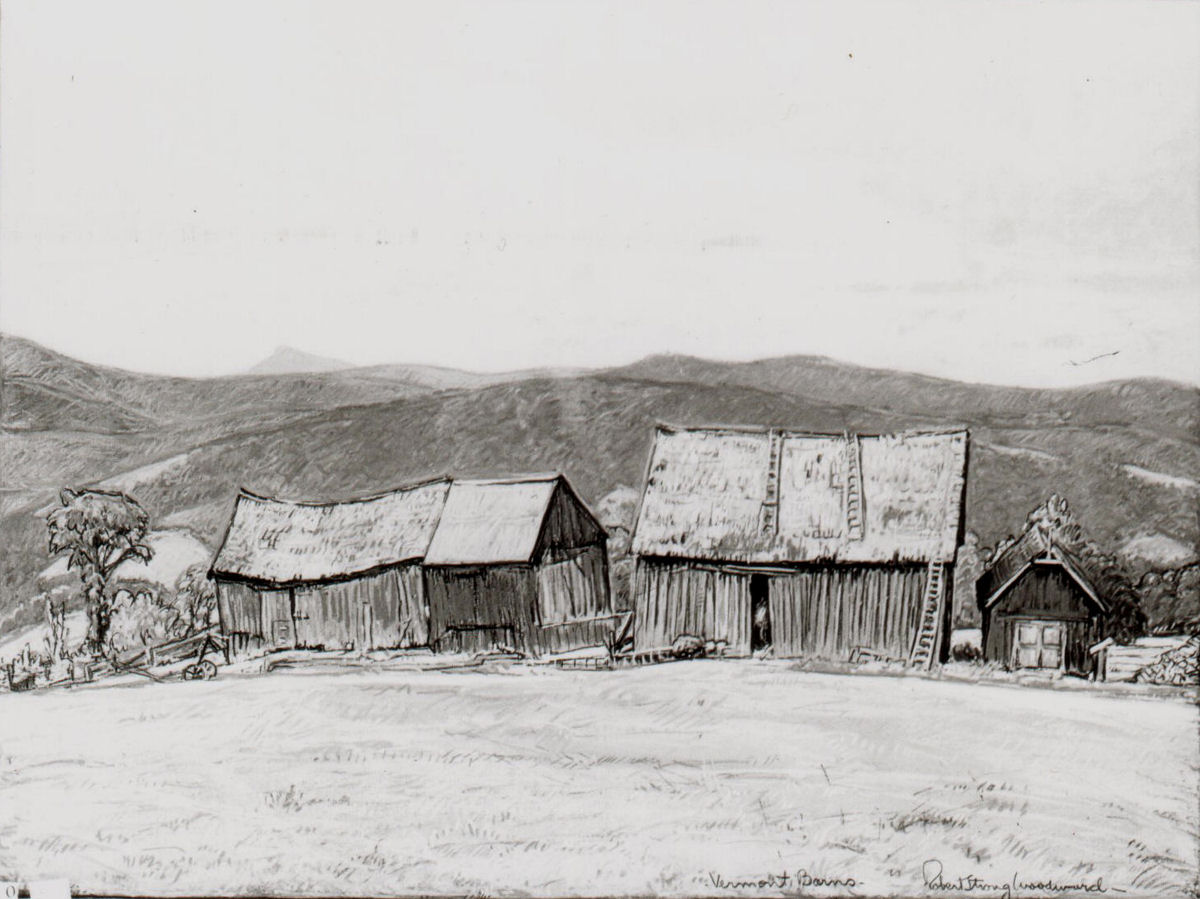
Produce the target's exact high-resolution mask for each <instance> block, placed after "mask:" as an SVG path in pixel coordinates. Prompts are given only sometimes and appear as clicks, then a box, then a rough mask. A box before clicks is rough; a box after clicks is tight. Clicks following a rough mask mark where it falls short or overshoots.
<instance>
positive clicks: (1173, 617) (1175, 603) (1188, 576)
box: [1137, 562, 1200, 634]
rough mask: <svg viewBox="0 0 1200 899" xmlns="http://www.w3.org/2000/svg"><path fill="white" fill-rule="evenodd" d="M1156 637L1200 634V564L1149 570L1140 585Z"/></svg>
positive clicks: (1142, 604)
mask: <svg viewBox="0 0 1200 899" xmlns="http://www.w3.org/2000/svg"><path fill="white" fill-rule="evenodd" d="M1137 592H1138V596H1139V598H1140V600H1141V606H1142V609H1143V610H1144V611H1145V612H1146V617H1147V618H1148V619H1149V625H1150V628H1151V629H1152V630H1153V632H1154V633H1156V634H1200V563H1196V562H1193V563H1191V564H1190V565H1184V566H1182V567H1180V568H1172V569H1168V570H1166V571H1147V572H1146V573H1145V574H1144V575H1142V579H1141V580H1140V581H1139V582H1138V586H1137Z"/></svg>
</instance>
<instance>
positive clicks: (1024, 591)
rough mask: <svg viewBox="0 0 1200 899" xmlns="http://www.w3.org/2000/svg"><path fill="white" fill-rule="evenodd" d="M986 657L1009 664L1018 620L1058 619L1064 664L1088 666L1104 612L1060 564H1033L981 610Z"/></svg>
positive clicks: (1074, 668)
mask: <svg viewBox="0 0 1200 899" xmlns="http://www.w3.org/2000/svg"><path fill="white" fill-rule="evenodd" d="M983 619H984V620H983V627H984V641H983V647H984V658H985V660H987V661H989V662H998V663H1000V664H1002V665H1004V666H1006V667H1011V666H1012V665H1013V658H1014V653H1015V648H1016V639H1017V625H1018V623H1019V622H1020V621H1022V620H1025V621H1029V620H1034V621H1044V622H1054V621H1057V622H1059V623H1061V624H1062V626H1063V647H1062V653H1063V667H1064V668H1065V670H1067V671H1070V672H1072V673H1076V674H1086V673H1087V672H1088V671H1089V670H1090V668H1091V660H1090V657H1089V656H1088V647H1090V646H1091V645H1093V644H1094V643H1097V642H1099V641H1100V640H1102V639H1104V634H1105V631H1106V625H1105V619H1104V616H1103V614H1102V613H1101V612H1100V611H1099V610H1098V609H1096V608H1095V606H1094V605H1093V604H1092V603H1091V602H1090V601H1089V600H1088V598H1087V596H1086V594H1085V593H1084V592H1083V590H1081V589H1080V587H1079V585H1078V584H1076V583H1075V581H1074V579H1072V578H1071V576H1070V575H1069V574H1068V573H1067V572H1066V571H1065V570H1063V569H1062V568H1061V567H1059V566H1055V565H1034V566H1032V567H1031V568H1029V569H1028V570H1026V571H1025V572H1024V573H1023V574H1021V575H1020V577H1018V578H1017V580H1016V581H1014V582H1013V583H1012V584H1011V585H1010V586H1009V587H1008V589H1007V590H1005V592H1004V595H1003V596H1001V597H1000V598H999V599H997V600H996V601H995V602H994V603H993V604H992V605H991V606H990V607H989V608H987V609H985V610H984V613H983Z"/></svg>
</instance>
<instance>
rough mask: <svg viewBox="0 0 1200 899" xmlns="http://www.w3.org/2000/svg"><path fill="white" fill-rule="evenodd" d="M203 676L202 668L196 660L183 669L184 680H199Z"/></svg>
mask: <svg viewBox="0 0 1200 899" xmlns="http://www.w3.org/2000/svg"><path fill="white" fill-rule="evenodd" d="M203 677H204V673H203V668H202V666H201V665H200V664H199V663H197V662H193V663H192V664H191V665H188V666H187V667H186V668H184V669H183V679H184V680H200V679H201V678H203Z"/></svg>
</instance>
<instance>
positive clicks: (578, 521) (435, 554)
mask: <svg viewBox="0 0 1200 899" xmlns="http://www.w3.org/2000/svg"><path fill="white" fill-rule="evenodd" d="M607 540H608V535H607V533H606V532H605V530H604V528H603V527H602V526H601V525H600V522H599V521H597V520H596V517H595V516H594V515H593V514H592V512H591V511H590V510H589V509H588V507H587V506H586V505H585V504H584V502H583V501H582V500H581V499H580V498H579V496H578V495H577V494H576V493H575V491H574V490H573V489H572V488H571V485H570V484H569V483H568V482H567V480H566V478H564V477H562V476H561V475H558V474H550V475H530V476H525V477H520V478H511V479H494V480H472V481H459V480H456V481H455V482H454V484H453V486H452V487H451V488H450V492H449V495H448V496H447V497H446V505H445V508H444V509H443V511H442V515H441V520H440V521H439V523H438V526H437V529H436V531H435V533H434V535H433V540H432V541H431V543H430V545H429V552H428V553H427V554H426V556H425V583H426V587H427V589H428V591H429V639H430V644H431V645H432V646H433V647H434V648H435V649H438V650H453V651H471V650H477V649H486V648H489V647H493V646H507V647H510V648H512V649H515V650H518V651H521V652H524V653H527V654H529V655H541V654H543V653H548V652H558V651H563V650H567V649H572V648H576V647H580V646H593V645H603V644H604V643H605V641H606V639H607V638H608V637H609V636H610V635H611V633H612V631H613V629H614V627H615V625H616V619H615V618H614V616H613V614H612V604H611V597H610V593H609V580H608V551H607Z"/></svg>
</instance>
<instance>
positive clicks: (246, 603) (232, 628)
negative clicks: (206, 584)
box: [217, 581, 263, 638]
mask: <svg viewBox="0 0 1200 899" xmlns="http://www.w3.org/2000/svg"><path fill="white" fill-rule="evenodd" d="M217 612H218V614H219V615H220V617H221V633H222V634H224V635H225V636H226V637H232V636H233V635H234V634H244V635H246V636H249V637H259V638H261V637H262V635H263V631H262V614H261V612H260V610H259V599H258V593H257V592H256V591H255V590H253V589H252V588H250V587H247V586H246V585H245V584H239V583H237V582H235V581H217Z"/></svg>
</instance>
